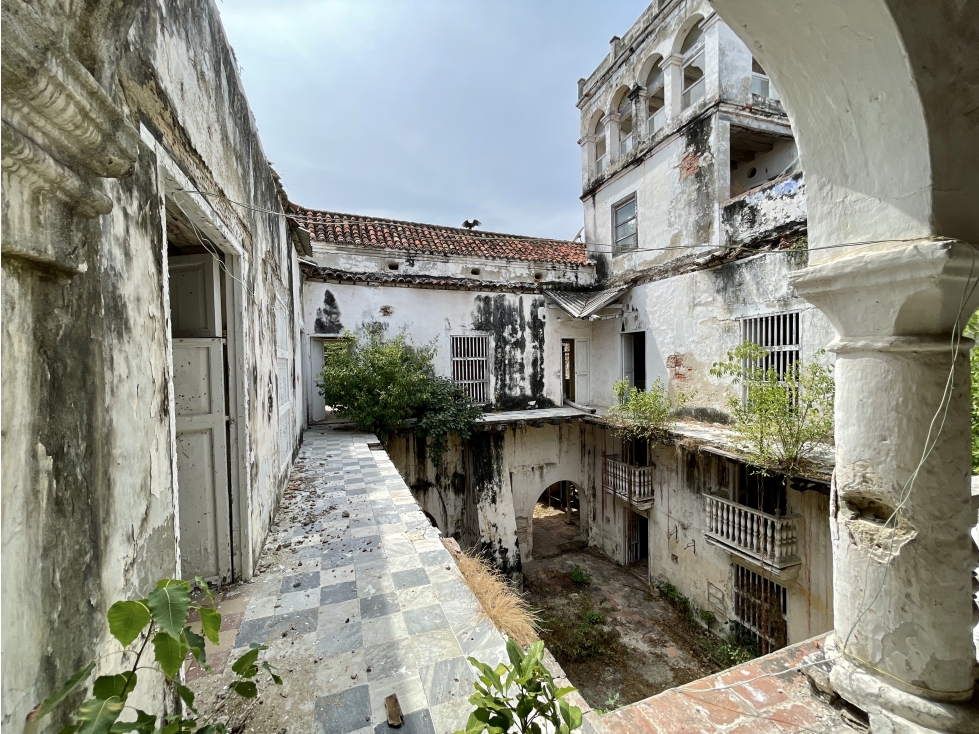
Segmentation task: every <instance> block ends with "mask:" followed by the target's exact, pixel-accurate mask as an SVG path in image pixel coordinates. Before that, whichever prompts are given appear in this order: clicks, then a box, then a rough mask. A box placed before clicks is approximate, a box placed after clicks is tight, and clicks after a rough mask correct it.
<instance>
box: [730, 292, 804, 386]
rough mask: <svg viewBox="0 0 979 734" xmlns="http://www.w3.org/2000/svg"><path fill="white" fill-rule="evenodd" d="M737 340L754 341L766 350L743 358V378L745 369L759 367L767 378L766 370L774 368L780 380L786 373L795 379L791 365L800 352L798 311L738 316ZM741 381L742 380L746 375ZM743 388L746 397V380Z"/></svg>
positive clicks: (746, 371) (746, 374)
mask: <svg viewBox="0 0 979 734" xmlns="http://www.w3.org/2000/svg"><path fill="white" fill-rule="evenodd" d="M741 341H742V343H743V344H747V343H749V342H750V343H753V344H757V345H758V346H759V347H762V348H763V349H764V350H765V352H766V354H765V355H764V356H761V357H758V358H757V359H753V360H748V359H746V360H744V364H743V365H742V374H743V375H744V377H745V378H747V376H748V374H749V373H753V372H756V371H757V370H761V372H762V373H763V374H764V375H765V377H766V379H767V377H768V373H769V371H770V370H772V369H774V370H775V374H777V375H778V379H779V381H780V382H784V381H785V380H786V378H787V377H789V378H791V379H793V380H794V379H795V376H794V370H795V365H796V363H797V362H799V360H800V358H801V355H802V336H801V332H800V329H799V312H798V311H793V312H790V313H779V314H770V315H768V316H755V317H753V318H748V319H741ZM742 382H743V383H746V382H747V379H745V380H743V381H742ZM743 389H744V397H745V398H747V391H748V387H747V384H744V387H743Z"/></svg>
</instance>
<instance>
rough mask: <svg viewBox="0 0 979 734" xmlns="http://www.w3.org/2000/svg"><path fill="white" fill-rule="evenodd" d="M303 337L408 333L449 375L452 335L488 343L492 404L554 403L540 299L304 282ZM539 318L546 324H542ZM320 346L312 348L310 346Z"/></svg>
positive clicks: (554, 359)
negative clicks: (371, 330) (432, 350)
mask: <svg viewBox="0 0 979 734" xmlns="http://www.w3.org/2000/svg"><path fill="white" fill-rule="evenodd" d="M304 304H305V308H304V311H305V326H306V331H307V333H309V334H311V335H313V334H321V335H322V334H324V332H322V331H320V329H322V328H324V327H325V328H328V329H329V331H327V332H325V333H326V334H327V335H332V336H336V335H339V334H341V333H343V331H344V330H349V331H352V332H358V331H361V330H363V329H365V328H366V327H368V326H371V325H373V324H380V325H381V328H383V329H384V330H385V332H386V333H388V334H392V335H393V334H399V333H402V332H406V333H407V334H408V335H409V336H410V337H411V340H412V342H413V343H415V344H418V345H421V344H429V343H434V345H435V347H436V350H437V351H436V355H435V358H434V364H435V370H436V372H437V373H438V374H441V375H445V376H451V374H452V362H451V352H450V337H451V336H454V335H465V334H487V335H488V336H489V337H490V354H491V359H490V394H491V395H492V400H493V403H494V406H495V407H497V408H500V409H504V410H514V409H523V408H526V407H528V403H529V402H530V401H536V404H537V407H546V406H548V405H550V404H552V403H558V402H559V401H560V399H561V393H560V390H561V386H560V381H559V378H560V373H559V370H560V367H559V359H560V340H558V341H556V342H555V341H554V340H553V339H552V338H551V331H552V328H551V325H550V324H549V323H548V322H547V321H546V315H545V301H544V297H543V296H541V295H539V294H534V293H523V294H520V293H492V292H474V291H465V290H435V289H428V288H399V287H374V286H369V285H366V284H365V285H351V284H336V283H322V282H313V281H310V282H307V283H306V285H305V290H304ZM542 316H543V317H544V318H542ZM311 348H312V349H315V348H318V347H317V346H313V347H311Z"/></svg>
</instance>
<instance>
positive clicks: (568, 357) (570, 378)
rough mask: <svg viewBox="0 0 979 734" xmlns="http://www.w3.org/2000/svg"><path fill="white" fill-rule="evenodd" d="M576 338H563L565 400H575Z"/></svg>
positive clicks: (562, 362) (562, 357) (562, 371)
mask: <svg viewBox="0 0 979 734" xmlns="http://www.w3.org/2000/svg"><path fill="white" fill-rule="evenodd" d="M574 383H575V365H574V339H562V340H561V386H562V393H563V395H564V399H565V400H570V401H572V402H574V400H575V384H574Z"/></svg>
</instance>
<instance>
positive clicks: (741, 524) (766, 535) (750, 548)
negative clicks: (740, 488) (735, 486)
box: [705, 495, 801, 568]
mask: <svg viewBox="0 0 979 734" xmlns="http://www.w3.org/2000/svg"><path fill="white" fill-rule="evenodd" d="M705 499H706V500H707V530H706V534H707V537H708V538H711V539H713V540H716V541H717V542H719V543H723V544H724V545H726V546H729V547H731V548H734V549H736V550H738V551H741V552H742V553H745V554H746V555H748V556H750V557H752V558H755V559H757V560H759V561H762V562H764V563H767V564H769V565H770V566H772V567H774V568H786V567H788V566H794V565H796V564H798V563H800V562H801V561H800V560H799V526H798V520H799V515H783V516H781V517H776V516H775V515H768V514H766V513H764V512H761V511H759V510H752V509H751V508H750V507H745V506H744V505H739V504H737V503H736V502H731V501H730V500H726V499H723V498H721V497H713V496H711V495H705Z"/></svg>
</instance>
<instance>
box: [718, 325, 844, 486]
mask: <svg viewBox="0 0 979 734" xmlns="http://www.w3.org/2000/svg"><path fill="white" fill-rule="evenodd" d="M821 354H822V352H819V353H818V354H817V355H816V356H817V357H818V356H820V355H821ZM710 372H711V374H712V375H714V376H715V377H723V376H733V377H736V378H737V379H738V380H740V381H741V384H742V386H743V388H744V397H743V399H742V398H737V397H732V398H730V400H729V405H730V407H731V412H732V413H733V414H734V420H735V425H734V430H735V433H736V434H737V435H738V438H739V443H740V448H741V450H742V451H743V452H744V453H745V458H746V459H747V460H748V462H749V463H751V464H755V465H757V466H759V467H762V473H765V472H764V470H765V469H775V470H777V471H780V472H784V473H786V474H795V473H799V472H801V471H803V470H804V468H805V465H806V463H807V461H808V459H809V458H810V457H811V456H812V454H813V452H814V451H815V449H816V447H817V446H818V445H819V444H820V443H823V442H824V441H826V440H827V438H829V436H830V435H831V434H832V431H833V400H834V396H835V385H834V383H833V373H832V370H831V369H830V368H828V367H825V366H823V365H821V364H819V363H818V362H815V361H814V362H810V363H809V364H805V365H803V364H802V363H801V362H795V363H792V364H789V365H785V366H784V367H783V368H782V370H781V371H779V370H778V369H776V367H775V365H774V360H773V359H772V357H771V353H770V352H769V351H768V350H767V349H764V348H763V347H760V346H758V345H757V344H753V343H751V342H746V343H744V344H742V345H740V346H738V347H737V348H736V349H732V350H731V351H730V352H728V353H727V359H726V360H725V361H723V362H715V363H714V365H713V366H712V367H711V370H710Z"/></svg>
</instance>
